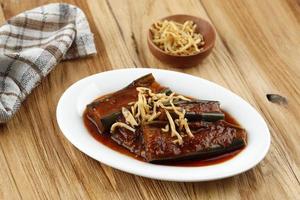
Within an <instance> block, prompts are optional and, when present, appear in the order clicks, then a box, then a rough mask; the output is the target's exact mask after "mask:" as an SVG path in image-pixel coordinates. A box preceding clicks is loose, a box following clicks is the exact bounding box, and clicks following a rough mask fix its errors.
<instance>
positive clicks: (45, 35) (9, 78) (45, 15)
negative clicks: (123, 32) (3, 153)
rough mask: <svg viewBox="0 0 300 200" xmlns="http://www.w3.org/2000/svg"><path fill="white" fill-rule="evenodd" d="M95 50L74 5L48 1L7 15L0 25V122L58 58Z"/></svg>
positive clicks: (86, 27)
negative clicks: (6, 19) (10, 16)
mask: <svg viewBox="0 0 300 200" xmlns="http://www.w3.org/2000/svg"><path fill="white" fill-rule="evenodd" d="M94 53H96V49H95V44H94V40H93V34H92V33H91V31H90V28H89V24H88V21H87V19H86V17H85V15H84V13H83V12H82V11H81V10H80V9H79V8H77V7H75V6H72V5H69V4H63V3H56V4H48V5H45V6H42V7H38V8H35V9H33V10H29V11H25V12H23V13H21V14H19V15H17V16H15V17H13V18H11V19H9V20H8V21H7V22H6V23H5V24H4V25H3V26H2V27H0V123H5V122H7V121H8V120H9V119H10V118H11V117H12V116H13V115H14V113H16V111H17V110H18V109H19V107H20V104H21V102H22V101H23V100H24V99H25V98H26V96H27V95H28V94H29V93H30V92H31V91H32V89H33V88H35V87H36V86H37V85H38V84H39V83H40V81H41V79H42V78H43V77H45V76H46V75H47V74H48V73H49V72H50V71H51V70H52V69H53V67H54V66H55V65H57V64H58V62H59V61H61V60H66V59H73V58H78V57H84V56H87V55H90V54H94Z"/></svg>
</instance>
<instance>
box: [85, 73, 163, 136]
mask: <svg viewBox="0 0 300 200" xmlns="http://www.w3.org/2000/svg"><path fill="white" fill-rule="evenodd" d="M136 87H148V88H150V89H151V90H152V91H153V92H160V91H161V90H163V89H165V87H162V86H161V85H159V83H157V82H156V81H155V79H154V77H153V75H152V74H147V75H145V76H143V77H141V78H139V79H137V80H135V81H133V82H132V83H131V84H129V85H128V86H127V87H125V88H123V89H121V90H119V91H117V92H114V93H112V94H109V95H105V96H104V97H101V98H98V99H96V100H95V101H93V102H92V103H90V104H89V105H87V108H86V111H87V117H88V119H89V120H90V121H92V122H93V124H94V125H95V126H96V127H97V129H98V131H99V133H104V132H107V131H108V130H109V128H110V125H111V124H112V123H113V121H115V119H116V118H117V117H118V115H119V113H120V111H121V109H122V107H126V106H127V105H128V103H130V102H133V101H136V99H137V91H136ZM108 111H109V112H108Z"/></svg>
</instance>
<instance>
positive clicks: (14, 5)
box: [0, 0, 300, 199]
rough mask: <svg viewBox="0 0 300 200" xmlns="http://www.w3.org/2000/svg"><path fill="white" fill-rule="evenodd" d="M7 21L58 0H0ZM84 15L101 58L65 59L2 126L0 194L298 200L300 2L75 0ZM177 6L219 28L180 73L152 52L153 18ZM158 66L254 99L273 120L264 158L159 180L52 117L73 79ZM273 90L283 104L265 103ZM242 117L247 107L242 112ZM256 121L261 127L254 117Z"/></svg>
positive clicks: (1, 15) (17, 196)
mask: <svg viewBox="0 0 300 200" xmlns="http://www.w3.org/2000/svg"><path fill="white" fill-rule="evenodd" d="M0 2H1V7H0V20H1V21H2V22H4V21H5V19H8V18H10V17H12V16H14V15H16V14H17V13H19V12H22V11H24V10H27V9H31V8H33V7H36V6H39V5H42V4H46V3H49V2H52V1H46V0H42V1H38V0H22V1H16V0H15V1H13V0H1V1H0ZM68 2H70V3H72V4H75V5H77V6H79V7H80V8H81V9H82V10H83V11H84V12H85V13H86V15H87V17H88V19H89V22H90V26H91V29H92V31H93V32H94V34H95V41H96V46H97V50H98V54H97V55H96V56H93V57H90V58H85V59H78V60H73V61H67V62H63V63H61V64H59V65H58V66H57V67H56V68H55V69H54V70H53V71H52V72H51V73H50V75H49V76H48V77H47V78H45V79H44V80H43V82H42V84H41V85H40V86H38V87H37V88H36V89H35V90H34V91H33V93H32V94H31V95H30V96H29V97H28V98H27V99H26V100H25V101H24V103H23V105H22V107H21V109H20V111H19V112H18V113H17V114H16V116H15V117H14V118H13V119H12V120H11V121H10V122H9V123H7V124H5V125H1V127H0V199H20V198H24V199H44V198H48V199H59V198H62V199H157V198H161V199H205V198H207V199H299V198H300V181H299V180H300V145H299V143H300V122H299V119H300V2H299V1H297V0H247V1H241V0H226V1H214V0H202V1H198V0H190V1H183V0H182V1H179V0H178V1H176V2H175V1H172V0H164V1H133V0H132V1H121V0H120V1H118V0H113V1H109V0H107V1H104V0H88V1H84V0H70V1H68ZM177 13H187V14H192V15H196V16H200V17H203V18H206V19H207V20H209V21H210V22H211V23H212V24H213V25H214V26H215V28H216V31H217V41H216V46H215V48H214V50H213V52H212V54H211V55H210V56H209V57H208V58H207V59H206V60H205V61H204V62H203V63H202V64H201V65H199V66H197V67H195V68H190V69H185V70H180V69H174V68H171V67H169V66H167V65H165V64H163V63H161V62H159V61H158V60H156V59H155V58H154V57H153V56H152V55H151V54H150V52H149V50H148V47H147V43H146V31H147V28H148V27H149V25H150V24H151V22H153V21H155V20H157V19H159V18H161V17H164V16H167V15H170V14H177ZM128 67H152V68H163V69H170V70H176V71H181V72H184V73H188V74H193V75H195V76H199V77H203V78H205V79H208V80H211V81H214V82H216V83H218V84H220V85H222V86H224V87H226V88H229V89H230V90H232V91H233V92H235V93H237V94H238V95H240V96H241V97H243V98H244V99H246V100H247V101H248V102H249V103H250V104H251V105H253V106H254V107H255V108H256V109H257V110H258V112H260V113H261V114H262V116H263V117H264V118H265V120H266V121H267V123H268V126H269V128H270V132H271V135H272V144H271V148H270V151H269V153H268V154H267V156H266V158H265V159H264V160H263V161H262V162H261V163H260V164H259V165H258V166H256V167H255V168H253V169H252V170H249V171H247V172H246V173H243V174H241V175H238V176H235V177H231V178H227V179H223V180H218V181H210V182H203V183H176V182H167V181H157V180H151V179H147V178H142V177H138V176H134V175H131V174H127V173H124V172H121V171H118V170H115V169H112V168H110V167H108V166H105V165H104V164H101V163H99V162H97V161H95V160H93V159H91V158H89V157H88V156H86V155H85V154H83V153H81V152H80V151H78V150H77V149H76V148H75V147H74V146H73V145H72V144H71V143H70V142H68V141H67V140H66V138H65V137H64V136H63V135H62V134H61V132H60V130H59V128H58V125H57V123H56V118H55V110H56V106H57V102H58V100H59V98H60V96H61V94H62V93H63V92H64V91H65V89H67V88H68V87H69V86H70V85H71V84H72V83H74V82H75V81H77V80H79V79H81V78H83V77H85V76H88V75H91V74H94V73H99V72H102V71H107V70H112V69H117V68H128ZM268 93H277V94H280V95H282V96H284V97H286V98H287V99H288V105H286V106H281V105H277V104H274V103H271V102H269V101H268V100H267V98H266V94H268ZM245 114H246V113H245ZM253 126H255V124H253Z"/></svg>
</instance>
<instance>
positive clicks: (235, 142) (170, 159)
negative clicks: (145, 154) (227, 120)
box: [150, 139, 246, 164]
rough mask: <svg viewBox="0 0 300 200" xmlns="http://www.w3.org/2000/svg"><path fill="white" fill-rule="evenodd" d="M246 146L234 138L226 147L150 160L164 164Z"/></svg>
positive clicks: (201, 157) (198, 158)
mask: <svg viewBox="0 0 300 200" xmlns="http://www.w3.org/2000/svg"><path fill="white" fill-rule="evenodd" d="M245 146H246V143H245V141H244V140H243V139H234V140H233V142H232V143H231V144H230V145H229V146H226V147H224V146H223V147H217V148H210V149H207V150H205V151H196V152H193V153H190V154H188V155H178V156H173V157H167V158H160V159H157V160H151V161H150V162H151V163H156V164H164V163H170V162H178V161H185V160H191V161H192V160H205V159H209V158H213V157H216V156H220V155H223V154H226V153H230V152H233V151H235V150H238V149H242V148H244V147H245Z"/></svg>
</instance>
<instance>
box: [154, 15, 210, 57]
mask: <svg viewBox="0 0 300 200" xmlns="http://www.w3.org/2000/svg"><path fill="white" fill-rule="evenodd" d="M175 16H184V17H191V18H196V19H199V20H201V21H203V22H204V23H206V24H207V25H208V26H209V27H210V28H211V29H212V34H213V42H211V43H210V44H208V46H207V47H206V49H204V50H203V51H200V52H198V53H195V54H192V55H172V54H168V53H166V52H165V51H163V50H161V49H160V48H158V47H157V46H156V45H155V44H154V43H153V41H152V39H151V37H152V33H151V31H150V28H151V27H152V25H153V24H154V23H155V22H157V21H161V20H164V19H168V18H170V17H175ZM155 22H153V23H152V24H151V25H150V28H148V43H149V44H150V45H151V46H152V47H153V48H154V49H155V50H157V51H158V52H160V53H162V54H164V55H167V56H172V57H177V58H188V57H193V56H197V55H199V54H203V53H205V52H207V51H209V50H211V49H212V48H213V47H214V45H215V41H216V31H215V28H214V27H213V25H212V24H211V23H210V22H208V21H207V20H205V19H203V18H202V17H196V16H194V15H186V14H175V15H169V16H166V17H163V18H160V19H158V20H156V21H155Z"/></svg>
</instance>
